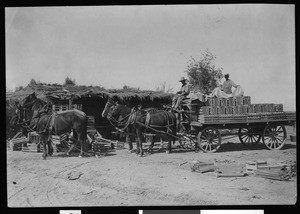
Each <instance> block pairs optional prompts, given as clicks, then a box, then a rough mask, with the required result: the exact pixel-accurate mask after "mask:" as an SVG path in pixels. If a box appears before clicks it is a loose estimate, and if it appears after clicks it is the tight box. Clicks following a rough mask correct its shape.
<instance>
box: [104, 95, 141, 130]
mask: <svg viewBox="0 0 300 214" xmlns="http://www.w3.org/2000/svg"><path fill="white" fill-rule="evenodd" d="M107 104H110V105H109V106H107V108H108V109H109V112H108V114H107V117H106V118H107V119H108V121H109V122H110V124H111V125H113V126H115V127H122V129H123V130H124V129H126V128H127V127H128V126H129V124H131V123H132V122H133V120H132V118H134V115H135V113H136V110H135V109H134V108H132V110H131V112H130V113H129V114H128V115H126V116H125V117H123V118H122V119H121V120H118V119H116V118H115V117H114V114H115V113H116V111H117V110H118V108H119V107H120V104H119V103H117V102H114V101H109V103H107Z"/></svg>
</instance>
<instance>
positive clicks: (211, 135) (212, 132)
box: [198, 127, 221, 152]
mask: <svg viewBox="0 0 300 214" xmlns="http://www.w3.org/2000/svg"><path fill="white" fill-rule="evenodd" d="M198 145H199V147H200V149H202V150H203V151H204V152H216V151H217V150H218V149H219V148H220V146H221V134H220V132H219V131H218V130H217V129H215V128H212V127H208V128H205V129H204V130H203V131H202V132H199V134H198Z"/></svg>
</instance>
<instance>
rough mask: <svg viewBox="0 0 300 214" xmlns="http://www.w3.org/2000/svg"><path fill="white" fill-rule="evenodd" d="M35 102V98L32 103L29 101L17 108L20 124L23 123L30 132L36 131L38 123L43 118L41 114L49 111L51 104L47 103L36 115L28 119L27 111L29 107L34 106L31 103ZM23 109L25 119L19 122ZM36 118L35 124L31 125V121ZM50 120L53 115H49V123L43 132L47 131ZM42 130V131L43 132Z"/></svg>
mask: <svg viewBox="0 0 300 214" xmlns="http://www.w3.org/2000/svg"><path fill="white" fill-rule="evenodd" d="M34 103H35V100H34V101H32V102H30V103H27V104H25V105H24V106H22V107H18V108H17V110H16V114H17V117H18V122H17V123H18V124H19V125H21V126H22V127H23V128H25V129H26V130H27V131H28V132H33V131H35V129H36V127H37V124H38V122H39V120H40V118H41V115H42V114H43V113H47V112H48V111H49V109H50V108H49V104H48V103H46V104H45V105H44V106H43V107H42V108H41V109H39V110H38V112H37V113H36V115H35V116H33V117H32V118H30V119H28V120H25V118H26V111H28V108H30V107H32V106H31V105H33V104H34ZM21 111H23V112H22V113H23V115H22V116H23V121H22V122H19V121H21V119H22V118H21V116H20V115H21V113H20V112H21ZM35 118H37V121H36V122H35V123H34V126H33V127H32V126H30V123H31V121H32V120H34V119H35ZM50 120H51V117H49V119H48V121H47V125H46V126H45V129H44V130H43V131H42V132H45V131H46V129H47V128H48V126H49V124H50ZM42 132H40V133H42Z"/></svg>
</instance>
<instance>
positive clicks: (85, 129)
mask: <svg viewBox="0 0 300 214" xmlns="http://www.w3.org/2000/svg"><path fill="white" fill-rule="evenodd" d="M87 125H88V117H87V115H85V117H84V124H83V130H82V140H83V142H85V140H86V139H87Z"/></svg>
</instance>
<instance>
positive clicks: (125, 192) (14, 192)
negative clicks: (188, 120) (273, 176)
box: [7, 139, 297, 207]
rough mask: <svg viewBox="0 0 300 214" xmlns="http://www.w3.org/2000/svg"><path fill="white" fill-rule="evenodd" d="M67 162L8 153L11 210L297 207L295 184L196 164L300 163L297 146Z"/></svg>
mask: <svg viewBox="0 0 300 214" xmlns="http://www.w3.org/2000/svg"><path fill="white" fill-rule="evenodd" d="M75 155H76V154H74V155H73V156H68V157H67V156H65V155H64V154H63V153H56V154H54V156H53V157H49V158H48V159H47V160H42V159H41V153H36V152H22V151H10V150H9V149H8V151H7V192H8V195H7V198H8V206H9V207H52V206H55V207H60V206H64V207H65V206H71V207H77V206H80V207H82V206H147V205H157V206H163V205H172V206H176V205H181V206H183V205H249V204H250V205H252V204H254V205H258V204H294V203H295V202H296V196H297V187H296V177H293V178H292V180H290V181H276V180H269V179H265V178H260V177H254V176H245V177H235V178H217V177H216V176H215V174H214V173H213V172H208V173H205V174H201V173H196V172H191V169H190V167H191V165H192V161H195V160H200V161H207V162H214V163H216V164H228V165H232V164H236V165H244V164H245V163H246V161H253V160H265V161H267V162H268V164H275V163H278V162H281V161H296V143H293V142H290V141H289V140H287V142H286V145H285V147H284V148H283V149H282V150H272V151H270V150H268V149H266V147H265V146H264V145H263V144H259V145H257V146H255V147H253V148H251V149H247V148H246V147H244V146H243V145H242V144H240V143H239V141H238V139H233V140H231V143H226V142H224V143H223V144H222V146H221V148H220V150H219V151H218V152H216V153H203V152H198V153H195V152H193V151H182V150H180V149H174V150H173V153H171V154H166V153H165V152H158V151H155V152H154V153H153V154H151V155H146V156H145V157H142V158H141V157H139V156H137V155H135V154H132V153H128V152H127V150H126V149H124V150H116V151H115V152H112V153H109V154H108V155H107V156H105V157H102V158H99V159H97V158H95V157H84V158H78V157H77V156H75Z"/></svg>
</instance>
